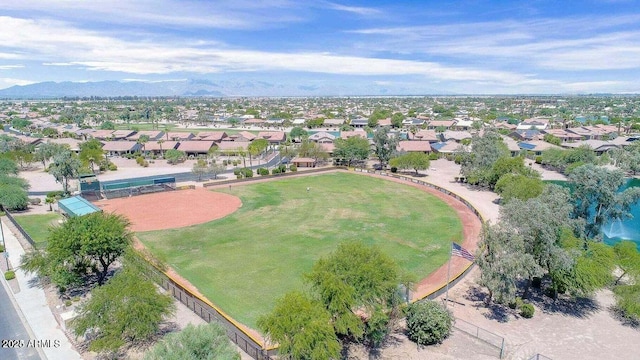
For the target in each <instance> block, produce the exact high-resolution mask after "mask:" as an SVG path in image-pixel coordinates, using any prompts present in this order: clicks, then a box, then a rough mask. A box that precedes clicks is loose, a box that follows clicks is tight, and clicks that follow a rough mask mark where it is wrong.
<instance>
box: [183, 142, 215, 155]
mask: <svg viewBox="0 0 640 360" xmlns="http://www.w3.org/2000/svg"><path fill="white" fill-rule="evenodd" d="M213 146H214V143H213V141H206V140H194V141H180V142H179V143H178V150H180V151H184V152H185V153H186V154H187V156H191V155H195V156H197V155H202V154H207V153H208V152H209V150H211V148H212V147H213Z"/></svg>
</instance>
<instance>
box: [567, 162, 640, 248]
mask: <svg viewBox="0 0 640 360" xmlns="http://www.w3.org/2000/svg"><path fill="white" fill-rule="evenodd" d="M569 181H570V182H571V184H572V185H573V197H574V198H575V203H576V206H575V210H574V216H575V217H576V218H579V219H582V220H584V222H585V227H584V232H585V234H586V236H587V237H589V238H592V237H595V236H597V235H598V234H600V228H601V227H602V225H604V224H605V223H607V222H609V221H614V220H623V219H627V218H629V217H630V210H631V206H632V205H633V204H634V203H635V202H636V201H637V200H638V199H640V188H634V187H632V188H628V189H627V190H625V191H623V192H620V193H619V192H618V190H619V189H620V187H621V186H622V185H623V184H624V182H625V178H624V174H623V173H622V171H620V170H610V169H607V168H605V167H601V166H596V165H593V164H587V165H584V166H580V167H578V168H576V169H575V170H574V171H573V172H572V173H571V174H570V175H569Z"/></svg>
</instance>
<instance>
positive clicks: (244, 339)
mask: <svg viewBox="0 0 640 360" xmlns="http://www.w3.org/2000/svg"><path fill="white" fill-rule="evenodd" d="M156 275H158V276H156V277H155V278H156V279H161V281H160V285H161V286H162V287H163V288H164V289H165V290H167V292H168V293H170V294H171V295H172V296H173V297H174V298H176V299H177V300H178V301H180V302H181V303H183V304H184V305H185V306H187V307H188V308H189V309H191V311H193V312H194V313H196V314H197V315H198V316H200V317H201V318H202V319H203V320H204V321H206V322H211V321H217V322H218V323H219V324H221V325H222V326H223V327H224V328H225V330H226V332H227V336H228V337H229V339H230V340H231V341H232V342H233V343H234V344H236V345H237V346H238V347H239V348H240V349H242V351H244V352H245V353H247V354H248V355H249V356H251V357H252V358H254V359H256V360H271V356H273V355H276V354H277V353H278V349H277V348H276V347H270V348H266V347H265V346H264V345H263V344H261V343H260V341H259V340H258V339H255V338H254V337H253V336H252V335H250V334H248V333H247V332H246V331H245V330H244V329H242V328H241V325H240V324H238V323H237V322H236V321H235V320H233V319H232V318H231V317H229V316H228V315H226V314H225V313H224V312H222V311H221V310H219V309H217V308H216V307H214V306H213V305H212V304H210V302H209V301H208V300H206V299H203V298H200V296H198V295H196V294H193V293H192V292H191V291H189V290H188V289H186V288H185V287H184V286H182V285H181V284H179V283H178V282H177V281H175V280H173V279H171V278H170V277H169V276H168V275H167V274H165V273H161V272H160V271H156Z"/></svg>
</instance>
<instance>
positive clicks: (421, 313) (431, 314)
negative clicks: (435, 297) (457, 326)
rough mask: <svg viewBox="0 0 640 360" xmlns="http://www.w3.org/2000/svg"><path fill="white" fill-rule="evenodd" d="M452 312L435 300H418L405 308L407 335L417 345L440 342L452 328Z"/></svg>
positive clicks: (447, 335)
mask: <svg viewBox="0 0 640 360" xmlns="http://www.w3.org/2000/svg"><path fill="white" fill-rule="evenodd" d="M453 321H454V318H453V314H451V312H449V311H448V310H447V309H446V308H445V307H444V306H442V305H441V304H439V303H437V302H435V301H431V300H429V301H420V302H415V303H413V304H411V305H409V308H408V309H407V335H408V337H409V340H411V341H413V342H415V343H416V344H418V345H433V344H439V343H442V341H443V340H444V339H446V338H447V337H449V335H450V334H451V329H452V328H453Z"/></svg>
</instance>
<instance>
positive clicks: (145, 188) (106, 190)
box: [100, 177, 176, 199]
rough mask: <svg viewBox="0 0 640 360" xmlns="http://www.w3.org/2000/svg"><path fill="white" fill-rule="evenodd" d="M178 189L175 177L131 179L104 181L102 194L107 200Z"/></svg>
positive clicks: (101, 188) (101, 187)
mask: <svg viewBox="0 0 640 360" xmlns="http://www.w3.org/2000/svg"><path fill="white" fill-rule="evenodd" d="M175 189H176V178H175V177H157V178H142V179H130V180H126V181H121V180H120V181H103V182H102V183H101V184H100V193H101V195H102V197H103V198H105V199H115V198H122V197H130V196H136V195H143V194H151V193H155V192H161V191H172V190H175Z"/></svg>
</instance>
